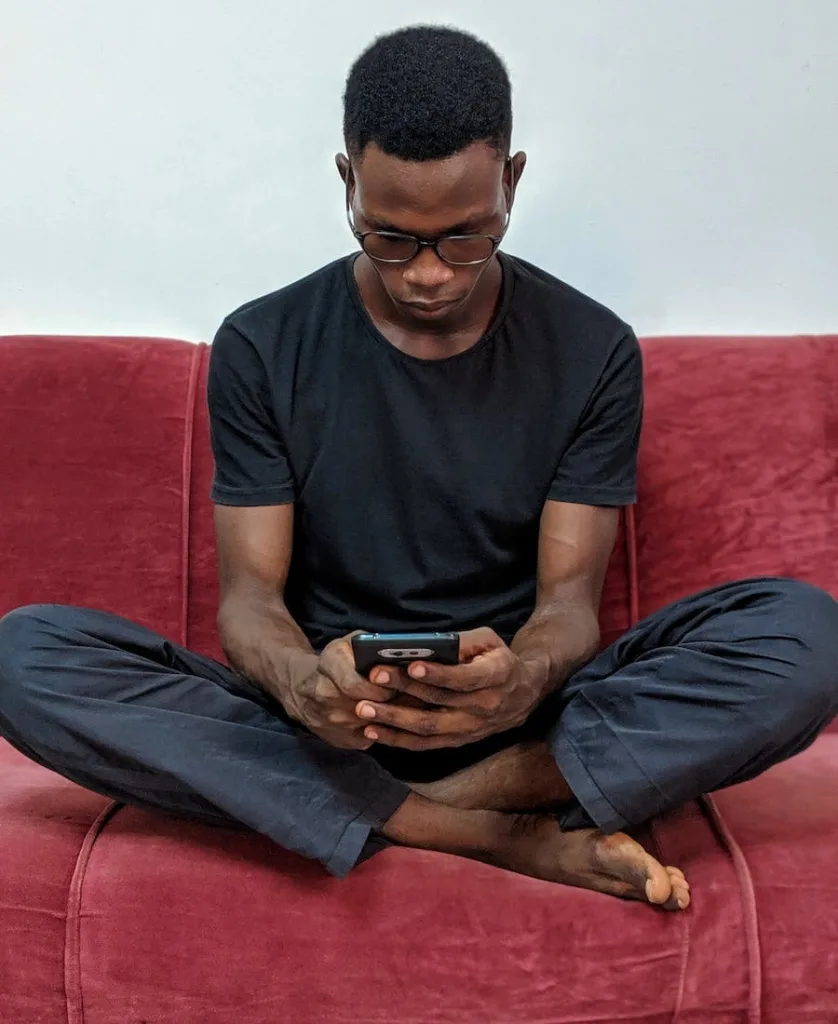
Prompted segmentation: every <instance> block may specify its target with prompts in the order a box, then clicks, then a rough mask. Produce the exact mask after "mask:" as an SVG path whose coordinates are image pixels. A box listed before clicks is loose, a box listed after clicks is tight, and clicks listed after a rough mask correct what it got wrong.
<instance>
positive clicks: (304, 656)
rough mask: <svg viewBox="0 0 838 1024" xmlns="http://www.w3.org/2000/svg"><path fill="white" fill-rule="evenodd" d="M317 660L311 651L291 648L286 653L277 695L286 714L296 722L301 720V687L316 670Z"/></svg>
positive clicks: (316, 656)
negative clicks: (299, 701) (283, 670)
mask: <svg viewBox="0 0 838 1024" xmlns="http://www.w3.org/2000/svg"><path fill="white" fill-rule="evenodd" d="M319 660H320V659H319V657H318V655H316V654H315V653H314V652H313V651H304V650H297V649H294V648H292V649H290V650H288V652H287V654H286V659H285V672H284V673H283V675H282V682H281V685H280V692H279V694H278V697H279V700H280V703H281V704H282V706H283V707H284V708H285V710H286V712H287V713H288V715H290V717H291V718H293V719H294V720H295V721H297V722H302V721H303V715H302V713H301V711H300V708H299V704H298V698H299V696H300V692H301V689H302V687H303V684H304V683H305V681H306V680H307V679H309V678H310V677H311V676H312V675H313V674H314V673H315V672H316V671H317V665H318V662H319Z"/></svg>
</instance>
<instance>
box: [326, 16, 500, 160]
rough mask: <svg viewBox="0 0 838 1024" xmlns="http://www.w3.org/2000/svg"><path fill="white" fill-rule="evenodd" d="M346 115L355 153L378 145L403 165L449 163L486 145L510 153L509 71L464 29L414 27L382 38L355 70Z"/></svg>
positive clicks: (348, 137)
mask: <svg viewBox="0 0 838 1024" xmlns="http://www.w3.org/2000/svg"><path fill="white" fill-rule="evenodd" d="M343 111H344V113H343V133H344V137H345V139H346V147H347V150H348V151H349V154H350V156H360V155H361V154H362V153H363V151H364V149H365V148H366V147H367V146H368V145H369V143H371V142H374V143H375V144H376V146H378V148H379V149H381V150H382V151H383V152H385V153H388V154H390V155H391V156H397V157H400V158H401V159H402V160H417V161H421V160H441V159H443V158H444V157H447V156H452V155H453V154H454V153H459V152H460V151H461V150H463V149H465V148H466V147H467V146H470V145H471V144H472V143H474V142H481V141H486V142H488V143H490V144H491V145H492V146H494V147H495V148H496V149H497V150H498V152H499V154H500V155H501V156H503V157H505V156H507V155H508V153H509V146H510V142H511V136H512V87H511V85H510V82H509V74H508V72H507V70H506V67H505V66H504V63H503V61H502V60H501V59H500V57H499V56H498V55H497V54H496V53H495V51H494V50H493V49H492V48H491V47H490V46H488V45H487V44H486V43H484V42H482V41H481V40H480V39H477V38H476V37H475V36H473V35H470V34H469V33H468V32H461V31H459V30H457V29H453V28H446V27H443V26H441V25H414V26H411V27H410V28H403V29H399V30H398V31H397V32H392V33H390V34H389V35H385V36H381V37H380V38H379V39H376V41H375V42H374V43H373V44H372V45H371V46H370V47H369V48H368V49H367V50H365V51H364V52H363V53H362V54H361V56H360V57H359V58H358V60H357V61H356V62H355V64H354V65H353V66H352V69H351V71H350V72H349V77H348V78H347V80H346V92H345V93H344V97H343Z"/></svg>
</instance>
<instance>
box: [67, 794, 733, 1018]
mask: <svg viewBox="0 0 838 1024" xmlns="http://www.w3.org/2000/svg"><path fill="white" fill-rule="evenodd" d="M659 836H660V839H661V841H662V842H663V843H664V844H665V845H668V844H669V843H670V842H671V843H672V844H673V845H674V846H675V847H677V851H678V853H679V854H681V856H682V858H684V859H685V860H686V862H687V866H688V867H692V869H693V874H694V876H695V877H696V879H697V880H698V882H699V890H698V893H699V895H698V899H697V905H696V909H695V910H694V911H692V912H691V913H690V914H688V915H686V916H684V917H679V916H678V915H670V914H666V913H664V912H661V911H655V910H652V909H651V908H649V907H646V906H643V905H641V904H636V903H621V902H618V901H616V900H612V899H610V898H608V897H605V896H600V895H597V894H594V893H590V892H584V891H582V890H576V889H569V888H565V887H562V886H556V885H551V884H549V883H546V882H539V881H535V880H533V879H528V878H523V877H521V876H517V875H512V874H509V873H507V872H503V871H500V870H497V869H495V868H491V867H488V866H484V865H481V864H476V863H474V862H470V861H466V860H463V859H460V858H457V857H450V856H445V855H442V854H432V853H425V852H420V851H415V850H406V849H391V850H388V851H386V852H384V853H381V854H379V855H376V857H374V858H373V859H372V860H370V861H368V862H366V863H365V864H363V865H362V866H361V867H359V868H358V869H357V870H356V871H355V872H353V873H352V875H350V876H349V878H347V879H346V880H344V881H337V880H335V879H333V878H330V877H328V876H327V875H326V873H325V871H324V870H323V869H322V868H321V867H319V866H318V865H316V864H313V863H310V862H305V861H303V860H301V859H300V858H298V857H296V856H294V855H291V854H288V853H285V852H283V851H281V850H279V849H277V848H276V847H274V846H272V845H271V844H270V843H269V842H267V841H265V840H264V839H262V838H260V837H257V836H253V835H248V834H238V833H235V832H231V831H226V830H223V829H209V828H206V827H204V826H200V825H192V824H190V825H183V824H180V823H177V822H174V821H169V820H167V819H165V818H163V817H162V816H159V815H157V816H151V815H149V814H147V813H145V812H143V811H139V810H134V809H126V810H124V811H120V812H119V814H117V815H116V816H115V817H114V818H113V819H112V821H111V822H110V823H109V824H108V826H107V827H106V829H105V830H104V832H103V833H102V834H101V836H100V837H99V840H98V842H97V843H96V845H95V847H94V849H93V853H92V855H91V858H90V861H89V863H88V869H87V874H86V877H85V881H84V888H83V905H82V908H81V920H82V923H83V924H82V935H81V944H80V977H81V979H82V985H81V988H82V991H83V996H84V1009H85V1024H123V1022H124V1021H126V1020H132V1021H133V1020H142V1021H145V1022H147V1024H164V1022H165V1024H168V1022H169V1021H174V1020H176V1021H178V1024H215V1022H218V1024H221V1022H225V1024H226V1022H228V1021H230V1020H236V1021H237V1024H274V1022H276V1021H281V1020H288V1021H291V1020H293V1021H294V1022H295V1024H326V1022H329V1024H350V1022H365V1024H373V1022H375V1024H390V1022H392V1021H398V1022H399V1024H427V1022H429V1021H434V1022H435V1024H447V1022H450V1024H487V1021H492V1022H498V1024H500V1022H503V1024H525V1022H526V1024H531V1022H533V1021H538V1022H540V1024H564V1022H571V1021H574V1022H578V1021H581V1020H585V1021H603V1022H604V1021H615V1020H626V1021H629V1020H630V1021H635V1022H646V1024H663V1022H668V1021H671V1020H673V1014H674V1013H675V1012H676V1010H677V1009H678V1008H679V1007H680V1008H681V1011H682V1016H681V1017H679V1018H678V1019H679V1020H685V1021H689V1020H691V1019H695V1020H697V1019H699V1018H692V1017H690V1015H689V1014H690V1011H691V1010H693V1009H695V1008H697V1007H698V1008H701V1010H702V1011H703V1012H704V1013H706V1014H707V1016H704V1017H702V1018H701V1019H703V1020H710V1019H712V1020H714V1021H716V1020H730V1021H733V1020H739V1019H741V1017H740V1015H741V1014H742V1012H743V1009H744V1008H745V1007H746V1006H747V1003H748V998H749V977H748V971H747V958H746V956H745V950H746V946H745V932H744V928H743V924H742V913H741V909H740V904H739V892H738V888H737V880H736V875H735V872H734V870H733V868H732V866H731V864H730V862H729V859H728V858H727V856H726V853H725V851H724V849H723V847H722V845H721V844H720V843H719V842H718V840H717V838H716V837H715V836H714V834H713V832H712V831H711V829H710V827H709V826H708V824H707V822H706V820H705V819H704V817H703V816H702V815H701V814H700V812H699V811H698V809H697V808H696V807H695V806H694V807H692V808H690V809H687V810H686V811H684V812H682V813H681V815H680V816H679V818H678V820H677V821H675V820H673V821H672V822H669V823H666V824H664V826H663V827H662V828H661V829H660V830H659ZM720 948H724V950H725V956H726V960H725V966H724V969H723V970H721V971H720V970H719V960H718V950H719V949H720ZM140 964H141V965H142V968H141V969H140V968H139V966H138V965H140ZM711 1013H712V1016H711ZM726 1015H727V1016H726Z"/></svg>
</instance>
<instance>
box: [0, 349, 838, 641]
mask: <svg viewBox="0 0 838 1024" xmlns="http://www.w3.org/2000/svg"><path fill="white" fill-rule="evenodd" d="M208 353H209V350H208V348H207V346H204V345H191V344H189V343H187V342H180V341H169V340H164V339H140V338H120V339H108V338H39V337H16V338H0V472H2V479H3V481H4V483H3V487H2V491H0V552H2V555H0V559H2V567H3V572H2V576H0V614H2V613H3V612H4V611H6V610H8V609H9V608H12V607H14V606H15V605H18V604H25V603H29V602H33V601H58V602H68V603H74V604H84V605H89V606H93V607H101V608H106V609H109V610H111V611H114V612H117V613H118V614H122V615H126V616H128V617H130V618H133V619H136V620H137V621H140V622H143V623H145V624H146V625H149V626H150V627H151V628H154V629H157V630H158V631H160V632H162V633H165V634H166V635H168V636H171V637H172V639H174V640H177V641H178V642H185V643H187V644H188V645H189V646H190V647H193V648H194V649H196V650H200V651H203V652H205V653H208V654H211V655H213V656H215V657H220V656H221V652H220V650H219V647H218V642H217V638H216V635H215V625H214V623H215V611H216V603H217V595H218V585H217V579H216V568H215V550H214V540H213V527H212V509H211V504H210V501H209V487H210V481H211V477H212V458H211V453H210V448H209V429H208V422H207V413H206V401H205V379H206V370H207V363H208ZM644 353H645V363H646V382H647V389H646V421H645V427H644V432H643V442H642V446H641V463H640V494H639V504H638V506H637V508H636V509H634V510H632V511H631V512H630V514H629V515H628V516H627V517H625V518H624V522H623V523H622V524H621V533H620V538H619V540H618V542H617V546H616V548H615V553H614V557H613V559H612V563H611V567H610V570H609V574H608V580H607V583H606V589H605V593H604V595H603V605H602V627H603V639H604V640H606V641H610V640H613V639H615V638H616V636H618V635H619V634H620V633H621V632H622V631H624V630H625V629H626V628H627V627H628V625H629V624H630V622H631V621H632V620H633V619H636V617H637V615H638V614H641V615H642V614H647V613H648V612H650V611H652V610H653V609H654V608H657V607H660V606H661V605H662V604H665V603H667V602H668V601H671V600H674V599H676V598H677V597H679V596H682V595H683V594H686V593H689V592H690V591H694V590H698V589H700V588H702V587H704V586H709V585H711V584H713V583H717V582H722V581H724V580H727V579H732V578H736V577H738V576H747V575H756V574H763V573H766V574H773V573H779V574H789V575H795V576H800V577H801V578H803V579H808V580H811V581H812V582H815V583H819V584H820V585H821V586H824V587H826V588H827V589H830V590H831V591H832V592H833V593H836V594H838V534H836V529H835V527H836V515H837V514H838V412H836V410H835V408H834V404H833V395H836V394H838V370H836V367H835V360H836V357H838V338H775V339H656V340H653V341H649V342H645V343H644Z"/></svg>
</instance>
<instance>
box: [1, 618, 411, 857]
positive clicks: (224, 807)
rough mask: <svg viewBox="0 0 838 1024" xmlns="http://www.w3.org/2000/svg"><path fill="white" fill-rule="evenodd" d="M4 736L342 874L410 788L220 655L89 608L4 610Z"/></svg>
mask: <svg viewBox="0 0 838 1024" xmlns="http://www.w3.org/2000/svg"><path fill="white" fill-rule="evenodd" d="M0 735H1V736H3V737H4V738H5V739H7V740H8V741H9V742H10V743H11V744H12V745H13V746H15V747H17V748H18V749H19V750H21V751H22V752H23V753H25V754H27V755H28V756H29V757H31V758H33V759H34V760H36V761H38V762H40V763H41V764H43V765H45V766H46V767H48V768H51V769H53V770H54V771H56V772H58V773H59V774H61V775H63V776H65V777H66V778H68V779H71V780H72V781H74V782H77V783H78V784H80V785H82V786H85V787H86V788H88V789H93V790H95V791H97V792H99V793H102V794H104V795H105V796H108V797H111V798H113V799H116V800H121V801H125V802H127V803H132V804H138V805H141V806H145V807H153V808H159V809H162V810H165V811H170V812H174V813H178V814H187V815H189V816H192V817H196V818H199V819H201V820H203V821H207V822H211V823H216V824H224V823H232V822H237V823H240V824H241V825H245V826H247V827H249V828H251V829H255V830H256V831H258V832H262V833H264V834H265V835H267V836H270V838H271V839H273V840H274V841H275V842H276V843H278V844H279V845H280V846H283V847H285V848H286V849H288V850H293V851H295V852H297V853H300V854H302V855H303V856H305V857H311V858H314V859H316V860H320V861H322V862H323V864H324V865H325V866H326V868H327V869H328V870H329V871H330V872H332V873H333V874H335V875H338V876H342V875H344V874H346V872H347V871H348V870H349V869H350V868H351V867H352V866H353V865H354V864H355V863H356V862H357V860H358V859H359V858H360V857H361V856H362V851H364V848H365V844H366V843H367V841H368V839H369V837H370V832H371V830H373V829H377V828H380V826H381V825H382V824H383V823H384V822H385V821H386V820H387V819H388V818H389V817H390V816H391V815H392V814H393V813H394V812H395V810H396V809H397V808H398V807H399V806H400V804H401V803H402V801H403V800H404V799H405V797H406V796H407V794H408V792H409V790H408V787H407V786H406V785H405V784H404V783H403V782H399V781H397V780H396V779H394V778H393V777H392V776H391V775H389V774H388V773H387V772H386V771H385V770H384V769H383V768H381V767H380V766H379V765H378V764H377V763H376V762H375V761H374V760H373V759H372V758H371V757H370V756H369V755H367V754H365V753H362V752H359V751H351V750H338V749H336V748H334V747H331V746H329V745H328V744H326V743H324V742H322V741H321V740H319V739H318V738H317V737H316V736H314V735H312V734H311V733H309V732H307V731H306V730H304V729H302V728H300V727H299V726H297V725H295V724H293V723H292V722H291V721H290V720H289V719H288V718H287V717H286V716H285V715H284V712H283V710H282V708H281V707H280V706H279V705H278V704H277V703H276V702H274V701H273V700H272V699H271V698H269V697H268V696H267V695H266V694H265V693H264V692H263V691H262V690H260V689H259V688H258V687H257V686H256V685H255V684H251V683H249V682H248V681H246V680H244V679H242V678H240V677H239V676H238V675H236V673H234V672H232V671H231V670H230V669H228V668H227V667H226V666H224V665H222V664H220V663H219V662H216V661H213V660H212V659H210V658H204V657H202V656H200V655H198V654H195V653H193V652H191V651H188V650H186V649H185V648H183V647H179V646H178V645H176V644H173V643H170V642H169V641H167V640H165V639H164V638H163V637H161V636H158V635H156V634H155V633H153V632H151V631H150V630H148V629H145V628H144V627H142V626H140V625H137V624H136V623H133V622H130V621H129V620H127V619H123V618H120V617H118V616H115V615H109V614H107V613H104V612H100V611H94V610H92V609H86V608H73V607H66V606H61V605H31V606H27V607H24V608H18V609H16V610H15V611H12V612H10V613H9V614H7V615H6V616H4V617H3V618H2V619H0Z"/></svg>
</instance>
